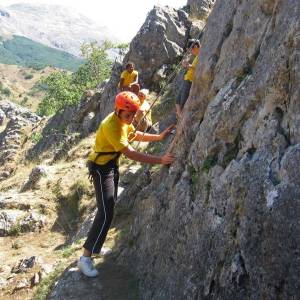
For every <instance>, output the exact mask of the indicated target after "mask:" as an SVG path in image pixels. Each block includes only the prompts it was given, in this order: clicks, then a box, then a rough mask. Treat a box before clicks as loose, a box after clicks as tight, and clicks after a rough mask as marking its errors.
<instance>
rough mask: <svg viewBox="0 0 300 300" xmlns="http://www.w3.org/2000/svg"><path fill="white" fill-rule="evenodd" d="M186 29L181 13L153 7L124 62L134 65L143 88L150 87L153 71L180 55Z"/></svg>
mask: <svg viewBox="0 0 300 300" xmlns="http://www.w3.org/2000/svg"><path fill="white" fill-rule="evenodd" d="M189 26H190V23H189V21H188V19H187V14H186V13H185V12H184V11H182V10H179V11H177V10H175V9H173V8H171V7H158V6H156V7H154V8H153V9H152V10H151V11H150V12H149V14H148V16H147V19H146V21H145V23H144V24H143V26H142V27H141V29H140V30H139V32H138V33H137V35H136V36H135V37H134V39H133V40H132V42H131V43H130V49H129V52H128V53H127V55H126V56H125V59H124V62H127V61H133V62H134V63H135V64H136V68H137V70H138V71H140V76H139V78H140V82H141V84H142V85H145V86H151V85H152V84H153V79H154V78H153V76H154V74H155V73H156V71H157V70H158V69H159V68H161V67H162V66H163V65H164V64H173V63H175V62H176V60H177V59H178V56H180V55H182V54H183V51H184V47H185V44H186V41H187V37H188V28H189ZM158 41H159V42H158ZM149 49H151V51H149Z"/></svg>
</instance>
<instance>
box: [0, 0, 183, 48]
mask: <svg viewBox="0 0 300 300" xmlns="http://www.w3.org/2000/svg"><path fill="white" fill-rule="evenodd" d="M15 3H32V4H33V3H44V4H59V5H64V6H69V7H73V8H75V9H76V10H77V11H79V12H80V13H82V14H83V15H85V16H87V17H89V18H91V19H92V20H94V21H95V22H96V23H97V24H99V25H104V26H106V27H108V28H109V29H110V31H111V32H112V33H113V34H114V35H115V36H116V37H117V38H119V39H121V40H123V41H126V42H129V41H130V40H131V39H132V38H133V37H134V36H135V34H136V33H137V32H138V30H139V28H140V27H141V25H142V24H143V22H144V21H145V18H146V16H147V13H148V12H149V11H150V10H151V9H152V8H153V6H154V5H169V6H172V7H175V8H179V7H182V6H184V5H186V3H187V0H127V1H126V0H98V1H97V0H84V1H76V0H0V5H1V6H8V5H11V4H15Z"/></svg>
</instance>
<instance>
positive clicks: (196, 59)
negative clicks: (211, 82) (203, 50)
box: [192, 56, 199, 68]
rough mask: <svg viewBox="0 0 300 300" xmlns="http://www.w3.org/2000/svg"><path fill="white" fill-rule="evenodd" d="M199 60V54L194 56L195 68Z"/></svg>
mask: <svg viewBox="0 0 300 300" xmlns="http://www.w3.org/2000/svg"><path fill="white" fill-rule="evenodd" d="M198 60H199V56H196V57H195V58H194V60H193V62H192V66H193V67H194V68H196V65H197V63H198Z"/></svg>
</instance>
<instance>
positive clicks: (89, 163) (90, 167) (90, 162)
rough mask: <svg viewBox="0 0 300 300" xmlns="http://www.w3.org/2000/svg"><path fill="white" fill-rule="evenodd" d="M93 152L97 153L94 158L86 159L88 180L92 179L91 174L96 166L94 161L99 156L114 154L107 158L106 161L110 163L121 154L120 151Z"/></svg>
mask: <svg viewBox="0 0 300 300" xmlns="http://www.w3.org/2000/svg"><path fill="white" fill-rule="evenodd" d="M95 153H96V154H97V155H96V157H95V159H94V160H88V161H87V168H88V172H89V175H88V179H89V181H90V182H92V181H93V174H94V173H95V171H96V166H97V164H96V161H97V159H98V158H99V157H100V156H103V155H116V156H115V157H114V158H113V159H111V160H109V161H108V162H107V163H110V162H112V161H114V162H116V161H117V160H118V159H119V157H120V156H121V152H116V151H111V152H95Z"/></svg>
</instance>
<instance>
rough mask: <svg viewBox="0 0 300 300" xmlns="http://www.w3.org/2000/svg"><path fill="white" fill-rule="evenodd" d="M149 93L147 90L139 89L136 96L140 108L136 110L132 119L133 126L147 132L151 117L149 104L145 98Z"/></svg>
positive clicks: (149, 127) (150, 124) (150, 125)
mask: <svg viewBox="0 0 300 300" xmlns="http://www.w3.org/2000/svg"><path fill="white" fill-rule="evenodd" d="M148 94H149V90H147V89H141V90H140V91H139V93H138V97H139V99H140V108H139V110H138V111H137V112H136V114H135V116H134V120H133V125H134V127H135V128H136V129H137V130H139V131H142V132H144V131H146V132H149V131H150V130H151V127H152V118H151V111H150V104H149V102H148V101H147V100H146V99H147V96H148Z"/></svg>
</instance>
